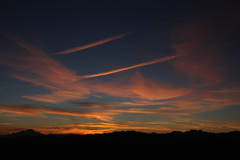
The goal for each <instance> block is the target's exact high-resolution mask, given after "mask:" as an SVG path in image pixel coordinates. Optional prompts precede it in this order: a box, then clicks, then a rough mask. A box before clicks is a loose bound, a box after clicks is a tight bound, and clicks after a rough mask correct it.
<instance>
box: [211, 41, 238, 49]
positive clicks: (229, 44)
mask: <svg viewBox="0 0 240 160" xmlns="http://www.w3.org/2000/svg"><path fill="white" fill-rule="evenodd" d="M239 43H240V41H236V42H232V43H227V44H223V45H219V46H213V47H209V48H208V49H216V48H222V47H227V46H231V45H235V44H239Z"/></svg>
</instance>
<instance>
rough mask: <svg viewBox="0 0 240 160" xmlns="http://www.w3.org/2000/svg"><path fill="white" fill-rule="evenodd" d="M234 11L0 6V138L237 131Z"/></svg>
mask: <svg viewBox="0 0 240 160" xmlns="http://www.w3.org/2000/svg"><path fill="white" fill-rule="evenodd" d="M237 3H238V2H237V1H234V0H227V1H225V0H220V1H219V0H218V1H215V0H211V1H209V0H158V1H151V0H148V1H141V0H138V1H131V0H128V1H118V0H115V1H104V0H103V1H95V0H81V1H58V2H54V1H49V0H48V1H45V0H42V1H31V2H30V1H17V2H16V1H8V2H1V5H0V6H1V9H0V20H1V24H0V80H1V81H0V134H8V133H12V132H18V131H21V130H25V129H29V128H31V129H34V130H36V131H39V132H41V133H44V134H70V133H73V134H99V133H100V134H101V133H109V132H113V131H122V130H136V131H141V132H148V133H151V132H156V133H168V132H172V131H186V130H190V129H197V130H204V131H207V132H214V133H219V132H229V131H235V130H240V116H239V115H240V99H239V97H240V74H239V73H240V72H239V70H240V63H239V58H240V55H239V52H240V31H239V27H240V11H239V8H238V5H237Z"/></svg>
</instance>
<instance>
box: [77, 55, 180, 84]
mask: <svg viewBox="0 0 240 160" xmlns="http://www.w3.org/2000/svg"><path fill="white" fill-rule="evenodd" d="M177 57H179V55H175V56H166V57H163V58H158V59H155V60H152V61H148V62H144V63H140V64H137V65H133V66H130V67H125V68H120V69H115V70H112V71H107V72H102V73H97V74H90V75H83V76H78V78H79V79H87V78H93V77H99V76H105V75H109V74H113V73H118V72H121V71H126V70H129V69H133V68H138V67H142V66H147V65H151V64H155V63H160V62H165V61H168V60H171V59H174V58H177Z"/></svg>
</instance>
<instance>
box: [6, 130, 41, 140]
mask: <svg viewBox="0 0 240 160" xmlns="http://www.w3.org/2000/svg"><path fill="white" fill-rule="evenodd" d="M40 135H43V134H42V133H40V132H36V131H34V130H33V129H27V130H23V131H20V132H16V133H12V134H9V135H7V136H8V137H11V138H17V137H21V136H28V137H34V136H40Z"/></svg>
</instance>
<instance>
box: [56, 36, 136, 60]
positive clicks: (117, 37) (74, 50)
mask: <svg viewBox="0 0 240 160" xmlns="http://www.w3.org/2000/svg"><path fill="white" fill-rule="evenodd" d="M130 33H133V32H126V33H122V34H119V35H116V36H112V37H108V38H105V39H102V40H99V41H96V42H93V43H90V44H86V45H83V46H79V47H75V48H71V49H67V50H64V51H61V52H57V53H54V55H57V54H69V53H73V52H76V51H81V50H84V49H88V48H91V47H95V46H98V45H100V44H104V43H108V42H111V41H113V40H117V39H120V38H123V37H125V36H126V35H128V34H130Z"/></svg>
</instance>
